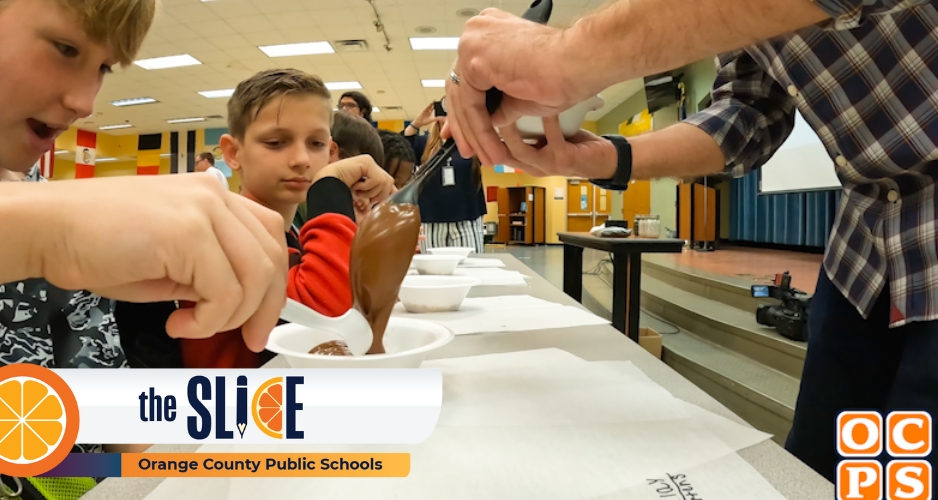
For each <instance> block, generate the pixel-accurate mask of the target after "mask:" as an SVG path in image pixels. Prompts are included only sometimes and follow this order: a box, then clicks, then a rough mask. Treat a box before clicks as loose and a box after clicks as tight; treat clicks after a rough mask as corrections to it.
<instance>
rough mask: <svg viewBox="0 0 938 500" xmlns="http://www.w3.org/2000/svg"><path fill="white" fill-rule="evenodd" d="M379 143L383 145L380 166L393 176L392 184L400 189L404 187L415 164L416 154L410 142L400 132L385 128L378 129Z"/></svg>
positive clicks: (412, 172)
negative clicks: (382, 157)
mask: <svg viewBox="0 0 938 500" xmlns="http://www.w3.org/2000/svg"><path fill="white" fill-rule="evenodd" d="M378 134H379V135H381V143H382V144H383V145H384V164H382V165H381V168H383V169H384V171H385V172H387V173H389V174H391V177H394V185H395V186H396V187H397V188H398V189H400V188H402V187H404V186H405V185H406V184H407V183H408V182H409V181H410V179H411V177H413V175H414V166H415V165H416V164H417V154H416V153H414V148H413V147H412V146H411V145H410V142H409V141H408V140H407V139H405V138H404V136H402V135H401V134H396V133H394V132H390V131H387V130H379V131H378Z"/></svg>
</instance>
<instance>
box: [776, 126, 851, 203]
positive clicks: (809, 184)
mask: <svg viewBox="0 0 938 500" xmlns="http://www.w3.org/2000/svg"><path fill="white" fill-rule="evenodd" d="M760 170H761V174H760V175H761V177H760V182H759V191H760V192H762V193H780V192H792V191H814V190H820V189H840V187H841V185H840V179H838V178H837V174H836V173H835V172H834V161H833V160H831V157H830V156H828V154H827V150H826V149H824V145H823V144H821V140H820V139H819V138H818V136H817V134H815V133H814V130H812V129H811V126H810V125H808V122H806V121H805V120H804V118H803V117H802V116H801V113H799V112H798V111H795V128H794V130H792V132H791V135H790V136H788V139H787V140H786V141H785V143H784V144H782V146H781V147H780V148H779V149H778V151H777V152H776V153H775V156H773V157H772V159H771V160H769V161H768V162H767V163H766V164H765V165H763V166H762V167H761V168H760Z"/></svg>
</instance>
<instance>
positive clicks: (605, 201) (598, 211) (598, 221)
mask: <svg viewBox="0 0 938 500" xmlns="http://www.w3.org/2000/svg"><path fill="white" fill-rule="evenodd" d="M593 200H595V203H594V207H593V209H594V210H593V214H594V215H593V226H599V225H602V224H605V223H606V221H607V220H609V216H610V215H612V192H610V191H606V190H605V189H603V188H601V187H599V186H593Z"/></svg>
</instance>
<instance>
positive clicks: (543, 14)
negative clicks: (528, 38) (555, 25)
mask: <svg viewBox="0 0 938 500" xmlns="http://www.w3.org/2000/svg"><path fill="white" fill-rule="evenodd" d="M553 9H554V2H553V1H552V0H535V1H534V3H532V4H531V6H530V7H528V10H526V11H525V12H524V15H522V16H521V17H523V18H524V19H527V20H528V21H533V22H535V23H538V24H547V21H550V13H551V11H552V10H553Z"/></svg>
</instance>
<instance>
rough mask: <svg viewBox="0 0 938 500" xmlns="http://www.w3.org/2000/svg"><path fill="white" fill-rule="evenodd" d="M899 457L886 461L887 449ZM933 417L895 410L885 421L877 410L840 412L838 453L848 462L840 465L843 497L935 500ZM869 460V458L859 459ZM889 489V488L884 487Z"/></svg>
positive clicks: (839, 490) (852, 499)
mask: <svg viewBox="0 0 938 500" xmlns="http://www.w3.org/2000/svg"><path fill="white" fill-rule="evenodd" d="M884 448H885V450H886V452H887V453H888V455H889V456H890V457H892V458H896V459H899V460H892V461H889V462H887V465H886V470H885V473H884V471H883V465H882V464H881V463H880V462H879V461H876V460H869V459H870V458H875V457H878V456H880V455H881V454H882V453H883V449H884ZM931 451H932V417H931V415H929V414H928V413H927V412H922V411H895V412H892V413H890V414H889V415H888V416H887V417H886V419H885V422H884V420H883V417H882V415H881V414H879V413H878V412H875V411H845V412H842V413H841V414H840V415H838V416H837V452H838V453H839V454H840V455H841V456H842V457H844V458H846V459H847V460H843V461H841V462H840V464H839V465H838V467H837V498H838V499H839V500H848V499H849V500H883V492H884V489H885V498H886V500H900V499H901V500H931V499H932V466H931V464H930V463H928V462H927V461H925V460H908V459H910V458H921V457H926V456H928V455H929V454H930V453H931ZM862 458H866V460H861V459H862ZM884 487H885V488H884Z"/></svg>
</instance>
